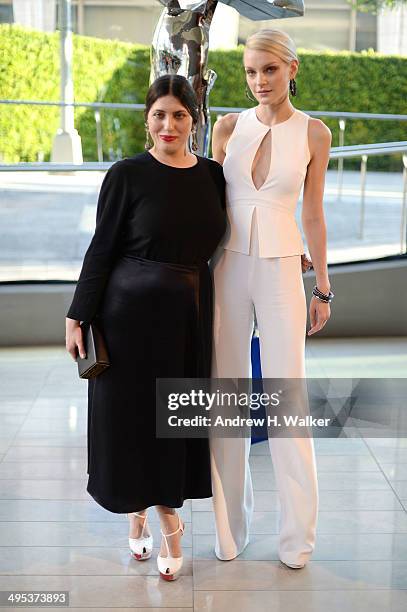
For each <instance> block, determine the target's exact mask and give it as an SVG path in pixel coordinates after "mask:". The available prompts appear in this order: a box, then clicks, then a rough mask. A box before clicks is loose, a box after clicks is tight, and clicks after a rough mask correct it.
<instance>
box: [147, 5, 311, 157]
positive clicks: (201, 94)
mask: <svg viewBox="0 0 407 612" xmlns="http://www.w3.org/2000/svg"><path fill="white" fill-rule="evenodd" d="M159 1H160V2H161V4H163V5H164V6H165V7H166V8H165V9H164V10H163V12H162V14H161V16H160V19H159V21H158V24H157V27H156V29H155V32H154V36H153V41H152V45H151V72H150V85H151V83H152V82H153V81H154V80H155V79H156V78H158V77H159V76H162V75H163V74H181V75H183V76H185V77H186V78H187V79H188V80H189V82H190V83H191V85H192V87H193V89H194V91H195V93H196V95H197V98H198V105H199V116H200V118H199V121H198V125H197V131H196V139H197V144H198V150H197V153H198V154H199V155H203V156H207V155H208V151H209V140H210V114H209V106H208V99H209V93H210V91H211V89H212V87H213V84H214V83H215V80H216V73H215V72H214V71H213V70H211V69H208V65H207V64H208V50H209V28H210V25H211V22H212V18H213V15H214V12H215V9H216V6H217V4H218V1H217V0H159ZM222 2H223V3H224V4H227V5H229V6H232V7H233V8H235V9H236V10H237V11H238V12H239V13H240V14H241V15H244V16H245V17H248V18H249V19H253V20H261V19H283V18H287V17H299V16H301V15H303V14H304V2H303V0H252V1H251V2H250V3H247V2H246V1H245V0H222Z"/></svg>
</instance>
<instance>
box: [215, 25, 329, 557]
mask: <svg viewBox="0 0 407 612" xmlns="http://www.w3.org/2000/svg"><path fill="white" fill-rule="evenodd" d="M298 66H299V60H298V57H297V55H296V50H295V45H294V43H293V41H292V40H291V39H290V37H289V36H288V35H286V34H285V33H283V32H281V31H280V30H272V29H268V30H261V31H260V32H257V33H256V34H254V35H252V36H251V37H250V38H249V39H248V40H247V43H246V47H245V51H244V67H245V72H246V80H247V85H248V88H249V89H250V92H251V94H252V96H254V98H255V100H257V102H258V105H257V106H256V107H253V108H250V109H248V110H245V111H243V112H241V113H230V114H228V115H225V116H224V117H222V118H221V119H220V120H218V121H217V122H216V124H215V126H214V131H213V143H212V150H213V157H214V159H216V160H217V161H218V162H219V163H221V164H223V168H224V175H225V178H226V197H227V211H228V218H229V232H228V234H227V237H226V239H225V241H224V244H223V245H222V249H221V250H220V252H219V253H218V254H217V257H216V258H215V261H216V263H215V265H214V283H215V313H214V314H215V316H214V354H213V370H212V376H213V377H214V378H232V377H233V378H248V377H249V376H250V341H251V336H252V330H253V320H254V313H255V314H256V319H257V324H258V329H259V334H260V354H261V366H262V375H263V377H264V378H275V377H276V378H304V377H305V356H304V352H305V336H306V320H307V305H306V297H305V292H304V285H303V280H302V271H303V263H304V262H302V257H301V256H302V254H303V253H304V245H303V241H302V237H301V233H300V231H299V229H298V227H297V224H296V220H295V217H294V213H295V209H296V205H297V201H298V198H299V195H300V191H301V188H302V186H304V193H303V205H302V225H303V228H304V232H305V235H306V239H307V244H308V248H309V251H310V254H311V259H312V265H313V267H314V270H315V274H316V285H317V287H318V289H319V290H320V291H321V292H322V293H323V294H325V295H327V294H329V291H330V283H329V279H328V272H327V263H326V225H325V220H324V213H323V191H324V182H325V172H326V168H327V165H328V161H329V151H330V146H331V132H330V130H329V129H328V128H327V126H326V125H325V124H324V123H323V122H322V121H320V120H319V119H312V118H310V117H309V116H308V115H307V114H305V113H304V112H302V111H300V110H297V109H295V108H294V107H293V105H292V104H291V101H290V98H289V90H290V91H291V93H292V94H294V95H295V87H296V84H295V81H294V83H293V80H294V78H295V76H296V74H297V71H298ZM246 91H247V90H246ZM247 93H248V95H250V93H249V92H248V91H247ZM306 259H307V258H304V261H305V260H306ZM306 263H308V262H306ZM304 269H306V266H305V267H304ZM309 313H310V321H311V329H310V330H309V331H308V335H311V334H313V333H315V332H317V331H319V330H320V329H321V328H322V327H323V326H324V324H325V323H326V321H327V320H328V318H329V316H330V305H329V303H325V302H323V301H321V300H319V299H317V298H316V297H314V296H312V299H311V302H310V309H309ZM250 444H251V441H250V438H249V437H246V438H229V439H228V438H216V437H211V438H210V448H211V468H212V490H213V504H214V512H215V522H216V544H215V554H216V556H217V557H218V558H219V559H221V560H230V559H233V558H235V557H236V556H237V555H239V554H240V553H241V552H242V551H243V550H244V548H245V547H246V545H247V544H248V542H249V527H250V522H251V519H252V514H253V507H254V506H253V489H252V481H251V474H250V468H249V452H250ZM269 446H270V452H271V457H272V461H273V467H274V474H275V479H276V484H277V487H278V492H279V499H280V507H281V514H280V535H279V557H280V560H281V561H282V562H283V563H285V564H286V565H287V566H289V567H292V568H300V567H303V566H304V565H305V564H306V563H307V561H308V560H309V558H310V556H311V554H312V551H313V549H314V544H315V534H316V524H317V515H318V483H317V473H316V465H315V454H314V444H313V438H312V437H301V438H288V437H287V438H284V437H281V438H274V437H273V438H272V439H269Z"/></svg>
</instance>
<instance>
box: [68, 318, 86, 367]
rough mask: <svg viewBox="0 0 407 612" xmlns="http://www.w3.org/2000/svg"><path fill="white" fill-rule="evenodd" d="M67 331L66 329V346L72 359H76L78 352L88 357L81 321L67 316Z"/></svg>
mask: <svg viewBox="0 0 407 612" xmlns="http://www.w3.org/2000/svg"><path fill="white" fill-rule="evenodd" d="M65 327H66V331H65V346H66V350H67V351H68V353H69V354H70V355H71V357H72V359H73V360H74V361H76V359H77V356H78V352H79V355H80V356H81V357H82V359H83V358H84V357H86V353H85V347H84V345H83V334H82V329H81V327H80V325H79V321H76V320H75V319H69V318H68V317H66V326H65Z"/></svg>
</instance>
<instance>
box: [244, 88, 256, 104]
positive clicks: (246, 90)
mask: <svg viewBox="0 0 407 612" xmlns="http://www.w3.org/2000/svg"><path fill="white" fill-rule="evenodd" d="M245 94H246V98H248V100H250V101H251V102H257V100H256V98H252V97H251V96H250V92H249V90H248V89H247V85H246V89H245Z"/></svg>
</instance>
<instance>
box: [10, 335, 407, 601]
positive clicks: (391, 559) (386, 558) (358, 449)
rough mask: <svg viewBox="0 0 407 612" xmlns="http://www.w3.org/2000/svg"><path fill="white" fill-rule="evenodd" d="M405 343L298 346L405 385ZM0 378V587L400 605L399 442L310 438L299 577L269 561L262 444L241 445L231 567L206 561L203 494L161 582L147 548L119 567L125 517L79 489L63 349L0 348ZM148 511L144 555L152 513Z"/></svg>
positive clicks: (272, 534) (404, 515) (310, 365)
mask: <svg viewBox="0 0 407 612" xmlns="http://www.w3.org/2000/svg"><path fill="white" fill-rule="evenodd" d="M406 349H407V340H406V339H403V338H387V339H386V338H380V339H374V338H369V339H357V340H355V339H352V340H350V339H341V340H332V339H329V340H328V339H313V340H309V341H307V374H308V376H309V377H375V376H377V377H406V375H407V350H406ZM0 381H1V383H0V425H1V430H0V547H1V548H0V590H1V591H5V590H12V589H14V590H44V591H57V590H66V591H69V593H70V607H75V608H76V609H77V610H87V609H92V608H93V609H94V608H99V609H103V610H110V609H112V610H113V609H114V610H120V609H123V610H124V609H129V608H131V609H140V610H141V609H148V610H153V609H160V610H166V609H168V610H171V611H172V612H174V611H175V610H195V611H203V610H205V611H206V610H207V611H210V612H215V611H216V612H217V611H224V610H225V609H227V608H229V609H233V612H249V611H250V612H252V611H253V612H263V611H264V612H266V611H267V612H275V611H284V612H291V611H294V610H296V611H297V610H298V609H301V612H320V611H321V612H326V610H329V611H330V612H339V610H340V611H341V612H343V610H344V609H347V610H350V611H355V612H356V611H357V612H364V611H369V612H376V611H377V612H378V611H380V612H383V611H386V612H387V611H392V612H398V611H401V610H403V611H404V610H406V609H407V512H406V509H407V439H406V438H400V439H389V438H381V439H380V438H368V439H362V438H357V437H353V438H348V439H346V438H342V439H336V440H334V439H316V440H315V446H316V453H317V464H318V475H319V488H320V512H319V522H318V539H317V545H316V549H315V551H314V554H313V556H312V560H311V561H310V562H309V564H308V565H307V566H306V567H305V568H303V569H301V570H292V569H289V568H287V567H286V566H283V565H282V564H281V563H280V562H279V560H278V555H277V541H278V540H277V538H278V519H279V501H278V493H277V490H276V487H275V482H274V478H273V469H272V464H271V459H270V456H269V452H268V445H267V442H263V443H260V444H256V445H253V446H252V452H251V458H250V462H251V468H252V474H253V481H254V486H255V514H254V519H253V523H252V529H251V533H252V537H251V542H250V544H249V545H248V547H247V548H246V550H245V551H244V553H243V554H242V555H241V556H239V557H238V558H237V559H236V560H234V561H229V562H222V561H219V560H217V559H216V557H215V556H214V553H213V544H214V522H213V516H212V508H211V500H210V499H208V500H194V501H193V502H192V503H191V501H188V502H186V504H185V506H184V508H183V510H182V513H181V514H182V516H183V518H184V520H185V522H186V531H185V535H184V537H183V547H184V556H185V563H184V569H183V575H182V576H181V577H180V579H179V580H178V581H176V582H174V583H165V582H164V581H162V580H160V579H159V577H158V574H157V570H156V563H155V555H156V553H157V551H158V548H156V549H155V551H154V553H155V554H154V555H153V557H152V558H151V560H149V561H146V562H144V563H138V562H136V561H134V560H132V559H131V558H130V556H129V554H128V549H127V535H128V527H127V519H126V518H125V516H124V515H123V516H122V515H115V514H111V513H109V512H107V511H105V510H104V509H103V508H101V507H100V506H98V505H97V504H96V502H94V500H93V499H92V498H91V497H90V496H89V494H88V493H87V492H86V382H85V381H81V380H79V378H77V371H76V364H74V362H73V361H72V360H71V358H70V357H69V356H68V355H67V354H66V353H65V350H64V349H63V348H59V347H38V348H26V349H25V348H24V349H23V348H10V349H1V350H0ZM135 486H137V483H135ZM150 517H151V525H152V529H153V534H154V536H155V542H156V543H157V547H158V542H159V524H158V521H157V516H156V513H155V511H154V509H151V510H150ZM9 609H10V610H11V606H10V608H9ZM13 609H14V608H13ZM47 609H51V610H53V609H54V608H52V607H50V608H47ZM55 609H56V608H55Z"/></svg>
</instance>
